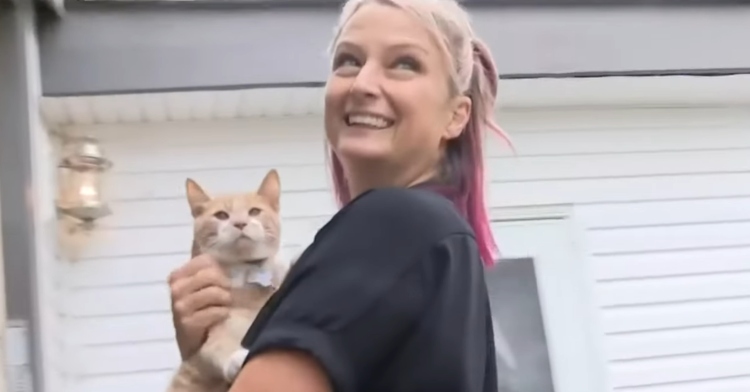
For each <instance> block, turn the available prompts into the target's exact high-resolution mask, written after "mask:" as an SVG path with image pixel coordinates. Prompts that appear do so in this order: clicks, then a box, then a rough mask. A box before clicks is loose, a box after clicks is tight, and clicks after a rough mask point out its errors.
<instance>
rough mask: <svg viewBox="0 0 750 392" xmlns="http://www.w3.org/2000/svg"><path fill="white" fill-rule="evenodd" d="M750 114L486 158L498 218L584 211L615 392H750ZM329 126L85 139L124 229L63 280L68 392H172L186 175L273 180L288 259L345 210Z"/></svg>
mask: <svg viewBox="0 0 750 392" xmlns="http://www.w3.org/2000/svg"><path fill="white" fill-rule="evenodd" d="M748 113H750V111H748V110H745V111H742V110H733V109H690V110H686V109H682V110H679V109H671V110H667V109H659V110H656V109H651V110H608V111H604V110H601V111H574V110H573V111H557V112H527V113H524V112H515V113H507V114H505V115H504V116H503V121H502V123H503V125H504V127H505V128H506V129H507V130H508V131H509V133H510V134H511V136H512V138H513V142H514V145H515V148H516V150H517V152H518V155H516V156H514V155H512V154H511V153H510V152H509V151H508V149H506V148H504V147H503V146H502V145H501V144H500V143H498V142H493V143H491V144H490V147H489V154H488V155H489V156H488V166H489V170H488V176H489V178H490V180H491V185H490V187H489V192H490V204H491V205H492V206H493V207H514V206H526V205H546V204H565V203H571V204H575V205H576V213H577V217H578V218H579V219H580V220H581V222H582V223H583V224H584V225H585V227H586V228H587V238H586V243H587V246H588V250H589V253H590V257H591V259H592V261H593V266H594V272H595V276H596V280H597V283H596V290H597V293H598V298H597V300H598V302H599V305H600V307H601V314H602V317H603V327H604V333H605V335H606V337H605V348H606V350H607V353H606V354H607V356H608V358H609V372H610V375H611V379H612V384H613V386H614V387H615V389H616V390H617V391H618V392H646V391H648V392H676V391H680V392H698V391H700V392H730V391H731V392H739V391H744V392H746V391H748V390H750V114H748ZM319 124H320V120H319V119H316V118H291V119H259V120H253V121H239V122H237V121H229V122H226V123H185V124H182V123H181V124H177V123H172V124H169V123H166V124H150V125H140V126H133V125H131V126H121V125H106V126H97V127H94V128H95V129H94V128H91V129H85V128H80V130H81V131H82V132H83V131H90V132H93V133H95V134H96V135H97V136H99V137H100V138H101V140H102V142H103V144H104V147H105V148H106V151H107V153H108V154H109V156H110V157H111V158H112V159H113V160H114V162H115V164H116V166H115V168H114V173H113V174H112V175H111V177H110V178H109V184H108V187H107V189H108V192H109V196H110V200H112V203H111V206H112V210H113V214H112V215H111V216H109V217H107V218H105V219H103V220H102V221H101V229H100V230H99V231H98V232H96V233H94V234H93V238H92V240H91V241H89V242H88V243H87V246H86V248H85V250H84V252H85V253H84V254H83V255H82V259H81V260H78V261H75V262H70V263H65V264H63V266H64V279H63V281H64V285H63V291H64V293H65V295H64V297H63V300H62V301H60V302H62V303H61V305H60V306H61V313H62V314H63V315H64V316H65V317H64V320H65V325H64V331H65V337H64V339H65V341H66V342H67V343H66V346H67V349H66V352H67V355H68V356H69V361H68V362H69V364H68V369H69V371H70V372H72V373H74V374H71V375H72V376H74V378H73V384H72V385H73V386H74V387H73V389H72V391H71V392H90V391H91V392H93V391H101V390H121V389H122V388H124V386H127V389H128V390H131V389H133V390H144V391H156V390H163V388H164V385H165V383H166V381H167V379H168V378H169V375H170V374H171V372H172V370H173V369H174V367H175V366H176V365H177V363H178V353H177V350H176V347H175V344H174V342H173V332H172V330H171V319H170V316H169V313H168V311H169V303H168V292H167V287H166V284H165V279H166V275H167V274H168V272H169V271H170V270H171V269H172V268H175V267H176V266H178V265H180V264H181V263H183V262H184V261H185V260H186V259H187V257H188V253H189V244H190V239H191V230H190V216H189V213H188V209H187V203H186V201H185V199H184V194H183V186H184V181H185V178H186V177H191V178H193V179H196V180H197V181H198V182H199V183H201V184H202V185H205V187H206V188H207V190H209V191H210V192H213V193H218V192H226V191H242V190H245V189H249V188H253V187H255V186H256V185H257V184H258V182H259V181H260V179H261V178H262V177H263V175H264V174H265V172H266V171H267V170H268V169H270V168H272V167H275V168H278V169H279V172H280V174H281V180H282V187H283V189H284V195H283V198H282V209H283V241H284V254H285V256H286V257H289V256H291V255H293V254H295V253H296V252H299V251H300V250H301V249H302V248H303V247H304V245H305V244H306V243H308V242H309V241H310V240H311V239H312V236H313V235H314V233H315V231H316V230H317V228H318V227H320V226H321V225H322V224H323V223H325V221H326V220H327V218H328V217H330V216H331V214H332V213H333V212H334V211H335V205H334V202H333V198H332V196H331V194H330V192H329V190H328V189H329V180H328V177H327V174H326V172H325V169H324V163H325V159H324V155H323V151H324V147H323V142H322V130H321V129H320V128H319ZM498 241H499V242H500V244H501V245H502V238H499V239H498Z"/></svg>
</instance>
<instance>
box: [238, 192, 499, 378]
mask: <svg viewBox="0 0 750 392" xmlns="http://www.w3.org/2000/svg"><path fill="white" fill-rule="evenodd" d="M242 345H243V346H244V347H245V348H247V349H248V350H249V351H250V354H249V355H248V357H247V359H246V362H247V361H248V360H249V359H250V358H252V357H253V356H256V355H258V354H259V353H261V352H264V351H267V350H270V349H299V350H302V351H305V352H307V353H309V354H311V355H312V356H313V357H315V358H316V359H317V360H318V361H319V362H320V364H321V365H322V367H323V368H324V369H325V371H326V373H327V374H328V377H329V379H330V381H331V383H332V385H333V390H334V391H335V392H360V391H378V392H384V391H388V392H441V391H445V392H496V391H497V374H496V367H495V345H494V339H493V334H492V320H491V318H490V303H489V297H488V294H487V287H486V284H485V280H484V270H483V265H482V262H481V259H480V256H479V251H478V248H477V244H476V241H475V239H474V234H473V231H472V230H471V228H470V227H469V225H468V224H467V223H466V221H465V220H464V219H463V218H462V217H461V216H460V215H459V214H458V212H457V211H456V210H455V208H454V207H453V205H452V203H451V202H450V201H449V200H447V199H446V198H444V197H442V196H440V195H437V194H435V193H433V192H430V191H428V190H424V189H404V188H387V189H378V190H372V191H369V192H367V193H365V194H363V195H361V196H359V197H358V198H357V199H355V200H354V201H352V202H351V203H349V204H348V205H347V206H345V207H344V208H343V209H342V210H341V211H339V212H338V213H337V214H336V215H335V216H334V217H333V218H332V219H331V220H330V221H329V222H328V223H327V224H326V225H325V226H324V227H323V228H322V229H320V231H319V232H318V233H317V234H316V236H315V239H314V241H313V243H312V244H311V245H310V246H309V247H308V248H307V249H306V250H305V251H304V253H303V254H302V255H301V256H300V257H299V259H298V260H297V262H296V263H295V265H294V266H293V267H292V268H291V270H290V271H289V274H288V275H287V278H286V279H285V281H284V283H283V284H282V285H281V287H280V288H279V291H277V293H276V294H275V295H274V296H273V297H272V298H271V299H270V300H269V302H268V303H267V304H266V306H265V307H264V308H263V309H262V310H261V312H260V314H259V315H258V318H257V319H256V321H255V322H254V324H253V326H252V327H251V328H250V330H249V331H248V333H247V335H246V336H245V338H244V340H243V342H242Z"/></svg>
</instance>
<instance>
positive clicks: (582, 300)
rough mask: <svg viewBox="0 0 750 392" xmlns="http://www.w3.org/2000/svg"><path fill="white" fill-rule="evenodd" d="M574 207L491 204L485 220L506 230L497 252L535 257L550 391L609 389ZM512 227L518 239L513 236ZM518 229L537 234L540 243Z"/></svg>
mask: <svg viewBox="0 0 750 392" xmlns="http://www.w3.org/2000/svg"><path fill="white" fill-rule="evenodd" d="M573 212H574V209H573V207H572V206H567V205H557V206H541V207H518V208H496V209H492V210H491V211H490V219H491V221H492V225H493V226H494V227H497V225H498V224H499V225H502V226H504V227H506V228H507V230H508V236H507V237H506V238H507V240H506V241H505V243H504V242H503V238H502V236H496V240H497V242H498V246H499V247H500V252H501V257H503V258H524V257H525V258H529V257H530V258H533V259H534V263H535V274H536V277H537V287H538V290H539V300H540V307H541V311H542V319H543V320H544V324H545V325H544V331H545V335H546V339H547V347H548V350H549V358H550V367H551V370H552V380H553V383H554V386H555V392H604V391H611V390H612V389H611V387H610V384H609V375H608V368H607V360H606V356H605V353H604V344H603V343H604V334H603V330H602V328H601V322H600V318H601V313H600V311H599V307H598V305H597V301H596V297H595V291H594V285H595V280H594V279H593V274H592V273H591V265H590V262H589V258H588V255H587V252H586V250H585V249H586V247H585V243H584V239H585V230H584V228H582V227H579V226H578V225H577V224H576V220H575V218H574V213H573ZM513 230H519V231H518V233H519V235H520V237H523V239H522V238H518V237H517V238H515V240H514V239H512V234H511V231H513ZM521 231H532V233H531V236H535V235H537V234H536V233H538V236H539V242H536V241H527V240H525V238H528V237H529V233H528V232H527V233H526V234H525V235H524V234H523V233H522V232H521Z"/></svg>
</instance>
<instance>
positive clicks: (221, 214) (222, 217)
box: [214, 211, 229, 220]
mask: <svg viewBox="0 0 750 392" xmlns="http://www.w3.org/2000/svg"><path fill="white" fill-rule="evenodd" d="M214 218H216V219H219V220H227V219H229V214H227V213H226V212H224V211H218V212H216V213H215V214H214Z"/></svg>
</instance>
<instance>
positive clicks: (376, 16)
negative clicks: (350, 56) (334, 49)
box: [339, 2, 432, 49]
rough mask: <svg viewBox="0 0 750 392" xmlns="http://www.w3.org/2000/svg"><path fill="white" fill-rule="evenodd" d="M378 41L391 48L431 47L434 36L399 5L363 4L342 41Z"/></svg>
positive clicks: (349, 22)
mask: <svg viewBox="0 0 750 392" xmlns="http://www.w3.org/2000/svg"><path fill="white" fill-rule="evenodd" d="M373 40H377V41H379V42H384V43H388V44H390V46H415V47H421V48H423V49H428V48H425V46H429V45H430V44H431V41H432V36H431V34H430V32H429V31H428V30H427V28H426V26H425V24H424V23H423V22H422V21H421V20H419V19H418V18H417V17H416V16H415V15H413V14H412V13H410V12H407V11H406V10H404V9H402V8H400V7H397V6H395V5H389V4H384V3H380V2H370V3H366V4H363V5H362V6H361V7H360V8H359V9H358V10H357V11H355V12H354V14H353V15H352V17H351V18H350V19H349V21H348V22H347V23H346V24H345V25H344V26H343V28H342V30H341V35H340V36H339V42H349V43H360V42H366V41H373Z"/></svg>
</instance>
